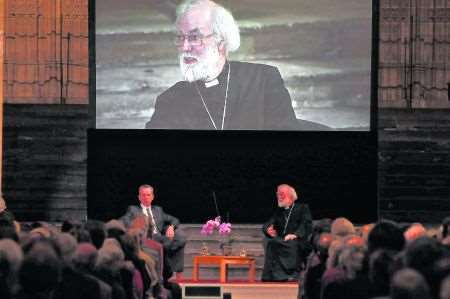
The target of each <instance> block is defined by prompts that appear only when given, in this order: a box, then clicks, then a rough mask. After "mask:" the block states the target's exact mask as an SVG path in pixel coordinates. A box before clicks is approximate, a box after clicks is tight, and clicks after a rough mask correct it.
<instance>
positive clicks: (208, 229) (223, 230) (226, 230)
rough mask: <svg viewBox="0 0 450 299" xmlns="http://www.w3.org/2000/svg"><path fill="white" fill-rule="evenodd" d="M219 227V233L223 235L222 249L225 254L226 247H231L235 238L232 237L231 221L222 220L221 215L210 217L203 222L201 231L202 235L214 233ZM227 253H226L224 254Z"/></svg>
mask: <svg viewBox="0 0 450 299" xmlns="http://www.w3.org/2000/svg"><path fill="white" fill-rule="evenodd" d="M215 229H217V231H218V232H219V235H220V236H221V240H220V248H221V249H222V253H223V254H224V252H225V250H226V247H230V246H231V243H232V242H233V239H232V238H231V236H230V235H231V223H229V222H222V221H221V218H220V216H217V217H216V218H214V219H210V220H208V221H206V223H205V224H203V226H202V229H201V231H200V233H201V234H202V235H206V236H207V235H212V234H213V233H214V230H215ZM224 255H226V254H224Z"/></svg>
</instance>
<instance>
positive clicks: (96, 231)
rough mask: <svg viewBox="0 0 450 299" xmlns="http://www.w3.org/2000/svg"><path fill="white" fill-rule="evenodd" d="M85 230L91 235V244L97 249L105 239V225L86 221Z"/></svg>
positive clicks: (94, 221)
mask: <svg viewBox="0 0 450 299" xmlns="http://www.w3.org/2000/svg"><path fill="white" fill-rule="evenodd" d="M85 228H86V229H87V230H88V231H89V234H90V235H91V240H92V244H94V246H95V247H96V248H97V249H99V248H100V247H102V245H103V241H105V238H106V226H105V223H103V222H102V221H99V220H88V222H87V223H86V225H85Z"/></svg>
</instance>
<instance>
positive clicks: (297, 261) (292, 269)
mask: <svg viewBox="0 0 450 299" xmlns="http://www.w3.org/2000/svg"><path fill="white" fill-rule="evenodd" d="M290 210H291V209H284V208H277V210H276V211H275V214H274V215H273V216H272V218H271V219H270V220H269V221H267V222H266V223H265V224H264V225H263V232H264V234H265V236H266V237H267V238H266V239H265V242H266V246H265V259H264V269H263V273H262V280H266V281H277V280H280V281H283V280H287V279H289V278H296V276H298V274H299V271H300V270H301V264H302V262H303V260H302V250H304V249H305V248H306V247H308V246H309V244H308V236H309V234H310V233H311V230H312V218H311V213H310V211H309V207H308V205H306V204H300V203H297V202H294V204H293V206H292V211H290ZM289 213H290V216H289ZM286 219H288V222H287V225H286ZM270 225H273V227H274V229H275V230H276V231H277V233H278V235H277V236H276V237H274V238H272V237H270V236H269V235H268V234H267V228H268V227H269V226H270ZM285 227H286V229H285ZM288 234H295V235H296V236H297V239H294V240H290V241H284V237H285V236H286V235H288Z"/></svg>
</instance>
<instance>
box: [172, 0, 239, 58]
mask: <svg viewBox="0 0 450 299" xmlns="http://www.w3.org/2000/svg"><path fill="white" fill-rule="evenodd" d="M201 5H208V7H209V8H210V9H211V20H212V30H213V32H214V33H215V35H216V41H217V42H220V41H223V42H224V44H225V51H226V53H227V54H228V53H229V52H234V51H236V50H237V49H238V48H239V46H240V45H241V37H240V34H239V27H238V25H237V23H236V21H235V20H234V18H233V15H232V14H231V13H230V12H229V11H228V10H226V9H225V8H224V7H223V6H221V5H219V4H217V3H215V2H213V1H209V0H185V1H183V2H182V3H181V4H180V5H179V6H178V7H177V20H176V23H178V21H179V20H180V18H181V17H182V16H184V14H186V13H187V12H188V11H190V10H192V9H194V8H196V7H199V6H201Z"/></svg>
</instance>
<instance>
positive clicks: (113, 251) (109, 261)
mask: <svg viewBox="0 0 450 299" xmlns="http://www.w3.org/2000/svg"><path fill="white" fill-rule="evenodd" d="M124 259H125V255H124V253H123V251H122V248H121V247H120V244H119V242H118V241H117V240H116V239H112V238H107V239H106V240H105V242H104V243H103V246H102V248H100V249H99V250H98V255H97V262H96V266H115V265H117V263H120V262H122V261H124Z"/></svg>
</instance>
